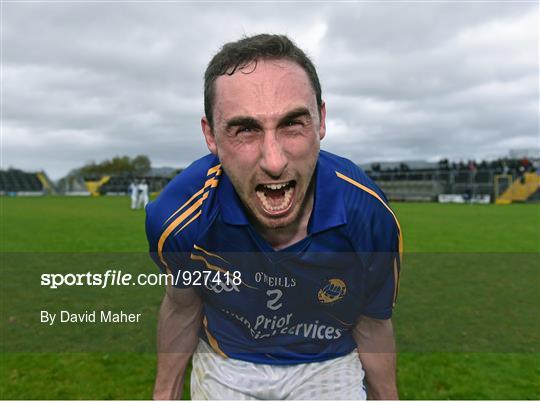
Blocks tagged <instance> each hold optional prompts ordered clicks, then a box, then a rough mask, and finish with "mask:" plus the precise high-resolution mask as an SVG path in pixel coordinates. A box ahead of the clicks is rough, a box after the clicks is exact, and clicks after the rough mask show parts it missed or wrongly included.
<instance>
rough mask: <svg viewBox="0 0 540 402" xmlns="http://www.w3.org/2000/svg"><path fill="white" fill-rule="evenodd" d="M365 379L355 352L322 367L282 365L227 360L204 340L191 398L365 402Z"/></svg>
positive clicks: (196, 361)
mask: <svg viewBox="0 0 540 402" xmlns="http://www.w3.org/2000/svg"><path fill="white" fill-rule="evenodd" d="M363 380H364V370H363V369H362V364H361V362H360V359H359V358H358V353H357V352H356V350H355V351H353V352H352V353H350V354H348V355H346V356H343V357H338V358H336V359H331V360H326V361H323V362H317V363H304V364H294V365H286V366H279V365H271V364H256V363H251V362H246V361H243V360H237V359H226V358H224V357H222V356H220V355H218V354H217V353H215V352H214V351H213V350H212V348H211V347H210V346H208V344H206V343H205V342H204V341H202V340H199V345H198V347H197V350H196V351H195V354H194V355H193V371H192V372H191V399H198V400H201V399H221V400H231V399H234V400H239V399H240V400H246V399H311V400H321V399H347V400H365V399H366V390H365V387H364V382H363Z"/></svg>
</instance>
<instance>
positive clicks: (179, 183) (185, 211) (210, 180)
mask: <svg viewBox="0 0 540 402" xmlns="http://www.w3.org/2000/svg"><path fill="white" fill-rule="evenodd" d="M220 175H221V165H220V163H219V160H218V159H217V157H215V156H214V155H211V154H209V155H206V156H204V157H202V158H200V159H198V160H196V161H195V162H193V163H192V164H191V165H190V166H188V167H187V168H186V169H184V170H183V171H182V172H181V173H179V174H178V175H176V176H175V177H174V178H173V179H172V180H171V181H170V182H169V183H168V184H167V185H166V186H165V188H164V189H163V190H162V192H161V193H160V195H159V196H158V198H157V199H156V200H154V201H152V202H150V203H149V204H148V206H147V207H146V230H147V235H148V237H149V238H155V239H157V238H160V237H163V235H164V234H167V233H173V232H176V231H178V230H180V229H182V230H183V229H186V231H188V230H189V231H192V230H193V229H194V228H196V227H198V226H199V224H200V222H201V221H202V220H204V219H205V218H206V217H207V215H208V214H207V213H204V214H203V211H205V212H206V211H208V209H207V208H205V207H206V206H207V205H208V204H210V203H211V200H209V198H211V197H210V195H211V194H212V191H213V190H214V189H215V187H217V185H218V182H219V176H220ZM201 215H202V216H201ZM195 221H197V222H196V223H194V222H195ZM192 223H194V224H192ZM188 226H190V228H189V229H188Z"/></svg>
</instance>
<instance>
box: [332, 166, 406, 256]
mask: <svg viewBox="0 0 540 402" xmlns="http://www.w3.org/2000/svg"><path fill="white" fill-rule="evenodd" d="M336 175H337V177H339V178H340V179H343V180H345V181H346V182H348V183H350V184H352V185H353V186H356V187H358V188H359V189H361V190H364V191H365V192H366V193H368V194H371V195H372V196H373V197H375V198H376V199H378V200H379V201H380V202H381V204H383V205H384V207H385V208H386V209H387V210H388V211H389V212H390V213H391V214H392V216H393V217H394V220H395V221H396V225H397V227H398V236H399V257H400V259H401V257H402V255H403V236H402V234H401V226H400V225H399V221H398V219H397V217H396V215H395V214H394V211H392V210H391V209H390V207H389V206H388V205H386V203H385V202H384V201H383V199H382V198H381V197H380V196H379V194H377V193H376V192H375V191H373V190H372V189H370V188H369V187H366V186H364V185H363V184H360V183H358V182H357V181H356V180H353V179H351V178H350V177H347V176H345V175H344V174H343V173H339V172H336Z"/></svg>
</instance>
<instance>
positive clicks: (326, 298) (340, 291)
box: [317, 279, 347, 304]
mask: <svg viewBox="0 0 540 402" xmlns="http://www.w3.org/2000/svg"><path fill="white" fill-rule="evenodd" d="M345 293H347V286H345V282H343V281H342V280H341V279H329V280H328V281H327V282H326V283H325V284H323V286H322V287H321V289H320V290H319V292H318V293H317V298H318V299H319V302H321V303H325V304H329V303H335V302H337V301H338V300H341V299H342V298H343V296H345Z"/></svg>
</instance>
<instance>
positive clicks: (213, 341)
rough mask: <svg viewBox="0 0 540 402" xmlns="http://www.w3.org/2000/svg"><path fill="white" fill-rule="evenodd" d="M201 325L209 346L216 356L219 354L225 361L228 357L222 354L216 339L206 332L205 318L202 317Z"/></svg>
mask: <svg viewBox="0 0 540 402" xmlns="http://www.w3.org/2000/svg"><path fill="white" fill-rule="evenodd" d="M203 325H204V332H206V337H207V338H208V342H210V346H211V347H212V349H214V351H215V352H216V353H217V354H219V355H220V356H221V357H224V358H226V359H227V358H228V356H227V355H226V354H225V353H223V351H222V350H221V348H220V347H219V344H218V342H217V340H216V338H214V337H213V336H212V334H211V333H210V331H209V330H208V320H207V319H206V316H204V318H203Z"/></svg>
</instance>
